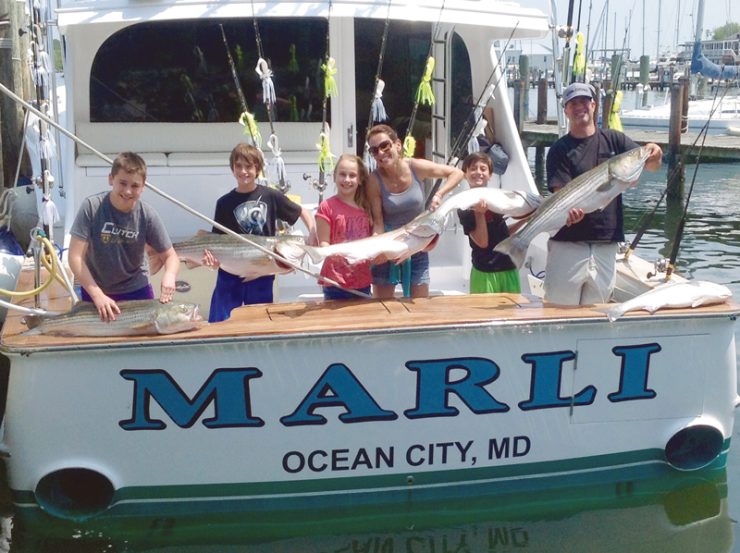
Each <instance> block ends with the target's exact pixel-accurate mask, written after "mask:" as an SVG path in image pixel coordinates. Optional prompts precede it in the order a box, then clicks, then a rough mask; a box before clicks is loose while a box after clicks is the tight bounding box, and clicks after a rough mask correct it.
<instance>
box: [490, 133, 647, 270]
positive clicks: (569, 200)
mask: <svg viewBox="0 0 740 553" xmlns="http://www.w3.org/2000/svg"><path fill="white" fill-rule="evenodd" d="M649 155H650V151H649V150H648V149H647V147H644V146H643V147H642V148H635V149H634V150H630V151H629V152H625V153H623V154H620V155H618V156H616V157H613V158H611V159H609V160H607V161H605V162H604V163H602V164H600V165H599V166H598V167H595V168H593V169H591V170H590V171H587V172H585V173H583V174H582V175H580V176H578V177H576V178H575V179H573V180H572V181H571V182H569V183H568V184H566V185H565V186H564V187H563V188H561V189H560V190H558V191H557V192H555V193H554V194H552V195H551V196H548V197H547V198H545V200H544V201H543V202H542V204H541V205H540V207H538V208H537V211H535V213H534V215H533V216H532V220H531V221H530V222H529V223H528V224H527V225H526V226H525V227H523V228H521V229H520V230H518V231H517V232H516V233H514V235H512V236H510V237H509V238H507V239H506V240H503V241H502V242H500V243H499V244H497V245H496V247H495V248H494V250H495V251H497V252H502V253H505V254H507V255H508V256H509V257H511V259H512V260H513V261H514V263H515V264H516V265H517V267H521V266H522V265H523V264H524V257H525V255H526V254H527V248H528V247H529V243H530V242H531V241H532V240H533V239H534V237H535V236H537V235H538V234H540V233H541V232H556V231H558V230H560V229H561V228H562V227H563V226H565V223H566V221H567V220H568V214H569V213H570V210H571V209H573V208H581V209H583V211H584V212H586V213H593V212H594V211H598V210H600V209H604V208H605V207H606V206H607V205H609V203H610V202H611V201H612V200H613V199H614V198H616V197H617V196H619V195H620V194H621V193H622V192H624V191H625V190H627V189H628V188H629V187H630V186H632V185H634V184H635V183H636V182H637V181H638V180H639V179H640V175H641V174H642V170H643V169H644V167H645V161H647V158H648V156H649Z"/></svg>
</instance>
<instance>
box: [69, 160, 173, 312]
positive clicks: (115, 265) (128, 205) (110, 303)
mask: <svg viewBox="0 0 740 553" xmlns="http://www.w3.org/2000/svg"><path fill="white" fill-rule="evenodd" d="M145 181H146V163H145V162H144V160H143V159H141V157H139V156H138V155H136V154H134V153H132V152H124V153H122V154H121V155H119V156H118V157H117V158H116V160H115V162H113V167H112V168H111V172H110V175H108V183H109V184H110V185H111V186H112V187H113V190H112V191H110V192H102V193H100V194H96V195H94V196H90V197H88V198H85V200H84V202H83V203H82V206H81V207H80V211H79V212H78V213H77V217H75V221H74V224H73V225H72V230H71V231H70V232H71V235H72V237H71V241H70V245H69V267H70V269H72V272H73V273H74V275H75V277H76V278H77V280H79V282H80V284H81V285H82V299H83V300H84V301H90V302H93V303H95V307H96V308H97V310H98V313H99V314H100V320H101V321H103V322H108V321H111V320H112V321H115V320H116V313H120V312H121V310H120V309H119V307H118V305H116V301H124V300H138V299H154V292H153V290H152V286H151V284H149V261H148V259H147V255H146V248H147V246H149V247H151V248H152V249H153V250H154V251H155V252H157V253H158V254H160V256H161V257H162V258H163V259H164V276H163V277H162V287H161V294H160V296H159V301H161V302H162V303H167V302H168V301H170V300H171V299H172V295H173V294H174V292H175V278H176V276H177V271H178V270H179V269H180V259H179V258H178V256H177V253H176V252H175V250H174V248H173V247H172V242H170V239H169V236H167V231H166V230H165V228H164V224H163V223H162V220H161V219H160V218H159V215H157V213H156V212H155V211H154V209H153V208H152V207H151V206H150V205H149V204H147V203H146V202H144V201H139V197H140V196H141V193H142V192H143V191H144V183H145Z"/></svg>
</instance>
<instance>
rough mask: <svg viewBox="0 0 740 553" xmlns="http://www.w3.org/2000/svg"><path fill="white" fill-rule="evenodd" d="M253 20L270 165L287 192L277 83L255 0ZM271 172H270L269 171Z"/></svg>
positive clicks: (283, 191)
mask: <svg viewBox="0 0 740 553" xmlns="http://www.w3.org/2000/svg"><path fill="white" fill-rule="evenodd" d="M252 21H253V22H254V38H255V42H256V43H257V56H258V57H259V59H258V60H257V67H256V71H257V74H258V75H259V77H260V79H261V80H262V101H263V102H264V104H265V109H266V110H267V120H268V121H269V123H270V139H269V140H268V141H267V146H268V147H269V148H270V151H271V152H272V161H271V162H270V167H271V168H273V169H274V174H276V175H277V179H278V186H279V188H280V191H281V192H282V193H283V194H285V193H286V192H287V191H288V186H289V185H286V184H285V177H286V171H285V161H283V157H282V151H281V150H280V146H279V144H278V138H277V135H276V134H275V125H274V124H273V113H272V107H273V105H274V104H276V102H277V97H276V96H275V85H274V84H273V82H272V70H271V69H270V67H269V65H268V64H267V61H266V60H267V58H265V53H264V49H263V48H262V38H261V37H260V29H259V26H258V25H257V16H256V15H255V13H254V0H252ZM268 173H269V172H268Z"/></svg>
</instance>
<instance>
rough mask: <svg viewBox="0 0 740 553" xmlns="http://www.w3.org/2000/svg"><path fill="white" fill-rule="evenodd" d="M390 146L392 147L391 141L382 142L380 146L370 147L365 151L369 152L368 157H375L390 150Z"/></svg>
mask: <svg viewBox="0 0 740 553" xmlns="http://www.w3.org/2000/svg"><path fill="white" fill-rule="evenodd" d="M391 146H393V141H392V140H383V142H381V143H380V144H378V145H377V146H370V147H369V148H368V149H367V151H368V152H370V155H371V156H373V157H375V156H377V155H378V154H384V153H385V152H387V151H388V150H390V149H391Z"/></svg>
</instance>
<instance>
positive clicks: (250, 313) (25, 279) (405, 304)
mask: <svg viewBox="0 0 740 553" xmlns="http://www.w3.org/2000/svg"><path fill="white" fill-rule="evenodd" d="M32 281H33V272H32V271H23V272H22V273H21V277H20V278H19V286H18V288H21V289H23V288H25V289H30V287H31V286H30V284H31V283H32ZM14 303H16V304H18V305H22V306H24V307H33V306H34V305H33V304H34V301H33V298H23V299H20V300H16V301H15V302H14ZM41 305H42V307H44V308H46V309H48V310H50V311H59V312H63V311H66V310H68V309H69V308H70V307H71V305H72V302H71V298H70V297H69V295H68V294H67V292H66V290H64V288H63V287H62V286H61V285H60V284H58V283H56V282H55V283H53V284H52V285H51V286H50V287H49V288H47V290H45V291H44V292H42V294H41ZM605 307H608V306H607V305H597V306H593V307H563V306H557V305H554V304H549V303H547V302H542V301H541V300H539V299H538V298H535V297H533V296H523V295H520V294H476V295H459V296H436V297H432V298H423V299H408V298H403V299H394V300H390V301H382V302H381V301H370V300H368V301H364V300H358V301H354V300H353V301H332V302H294V303H278V304H263V305H249V306H243V307H240V308H238V309H235V310H234V311H233V312H232V316H231V318H230V319H229V320H227V321H224V322H221V323H216V324H212V325H207V326H205V327H203V328H201V329H199V330H194V331H189V332H184V333H179V334H171V335H163V336H133V337H110V338H91V337H65V336H44V335H22V333H23V332H25V331H26V330H27V327H26V326H25V325H24V324H23V323H22V322H21V320H22V318H23V314H21V313H20V312H18V311H12V310H9V312H8V316H7V319H6V321H5V325H4V327H3V329H2V334H1V335H0V347H2V349H3V350H4V351H6V352H8V353H14V352H16V353H17V352H19V351H24V350H40V349H54V348H65V349H66V348H87V347H95V346H100V345H125V344H127V343H132V342H136V343H150V342H151V343H158V342H159V343H163V344H172V343H178V342H182V343H188V342H192V341H202V340H209V339H226V338H239V337H244V338H246V337H250V338H252V339H255V338H271V337H277V336H290V335H294V336H297V335H305V334H312V335H318V334H330V333H338V332H340V333H345V332H380V331H384V330H410V329H416V328H426V329H433V328H440V327H450V326H455V327H460V326H469V325H477V324H494V325H504V324H506V325H509V324H535V323H536V324H540V323H547V322H556V321H570V322H599V321H603V322H606V316H605V315H604V313H603V312H601V311H598V309H603V308H605ZM738 313H740V304H737V303H735V302H733V301H730V302H727V303H725V304H721V305H715V306H710V307H702V308H697V309H672V310H665V311H661V312H659V313H658V314H656V315H653V316H652V317H655V318H660V319H662V318H665V317H678V316H681V317H686V316H717V315H725V316H736V315H737V314H738ZM645 316H649V315H647V314H646V313H644V312H634V313H628V314H626V315H625V317H626V318H630V317H643V318H644V317H645ZM152 345H154V344H152Z"/></svg>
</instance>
